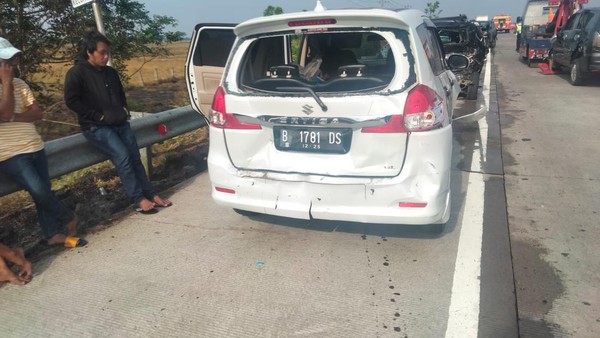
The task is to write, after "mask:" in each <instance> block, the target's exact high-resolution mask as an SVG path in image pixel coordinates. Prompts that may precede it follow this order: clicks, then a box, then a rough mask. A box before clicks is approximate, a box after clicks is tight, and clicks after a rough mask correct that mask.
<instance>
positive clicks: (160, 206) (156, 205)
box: [154, 201, 173, 208]
mask: <svg viewBox="0 0 600 338" xmlns="http://www.w3.org/2000/svg"><path fill="white" fill-rule="evenodd" d="M172 205H173V202H171V201H169V203H167V204H166V205H161V204H158V203H154V206H155V207H159V208H168V207H170V206H172Z"/></svg>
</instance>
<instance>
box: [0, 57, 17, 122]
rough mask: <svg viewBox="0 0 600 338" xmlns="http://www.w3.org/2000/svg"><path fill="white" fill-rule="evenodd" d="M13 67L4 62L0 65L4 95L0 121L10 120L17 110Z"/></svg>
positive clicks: (1, 100)
mask: <svg viewBox="0 0 600 338" xmlns="http://www.w3.org/2000/svg"><path fill="white" fill-rule="evenodd" d="M13 77H14V72H13V67H12V66H11V65H9V64H7V63H3V64H2V67H0V79H1V81H2V95H1V96H0V122H9V121H10V119H11V118H12V117H13V114H14V112H15V92H14V86H13V82H12V80H13Z"/></svg>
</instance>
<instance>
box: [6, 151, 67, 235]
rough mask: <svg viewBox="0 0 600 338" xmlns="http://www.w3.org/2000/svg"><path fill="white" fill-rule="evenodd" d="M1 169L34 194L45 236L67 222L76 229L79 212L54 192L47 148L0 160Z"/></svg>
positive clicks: (54, 233) (57, 230) (56, 231)
mask: <svg viewBox="0 0 600 338" xmlns="http://www.w3.org/2000/svg"><path fill="white" fill-rule="evenodd" d="M0 171H3V172H5V173H7V174H8V175H9V176H10V177H11V178H13V179H14V180H15V181H16V182H17V183H19V184H20V185H21V186H22V187H23V188H24V189H25V190H27V191H28V192H29V194H30V195H31V197H32V198H33V200H34V202H35V205H36V210H37V214H38V221H39V223H40V226H41V228H42V234H43V236H44V238H45V239H50V238H51V237H53V236H54V235H56V234H57V233H58V232H59V231H60V229H61V227H62V226H63V225H67V227H68V228H69V231H71V230H73V231H74V230H75V226H76V217H75V215H74V214H73V212H72V211H71V210H70V209H69V208H67V207H66V206H65V205H64V204H63V203H62V202H61V201H60V200H59V199H58V198H57V197H56V195H54V192H52V188H51V183H50V178H49V176H48V162H47V159H46V153H45V152H44V150H40V151H38V152H35V153H30V154H21V155H17V156H14V157H12V158H10V159H8V160H5V161H3V162H0Z"/></svg>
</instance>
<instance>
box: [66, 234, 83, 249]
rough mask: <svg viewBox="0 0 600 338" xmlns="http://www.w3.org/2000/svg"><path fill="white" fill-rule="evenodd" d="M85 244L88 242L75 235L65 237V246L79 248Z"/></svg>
mask: <svg viewBox="0 0 600 338" xmlns="http://www.w3.org/2000/svg"><path fill="white" fill-rule="evenodd" d="M86 244H88V242H87V241H86V240H85V239H83V238H79V237H75V236H67V238H65V248H80V247H82V246H86Z"/></svg>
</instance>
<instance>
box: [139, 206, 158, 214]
mask: <svg viewBox="0 0 600 338" xmlns="http://www.w3.org/2000/svg"><path fill="white" fill-rule="evenodd" d="M135 211H137V212H139V213H140V214H142V215H153V214H156V213H157V212H158V209H156V208H152V209H148V210H144V209H142V208H139V207H138V208H135Z"/></svg>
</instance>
